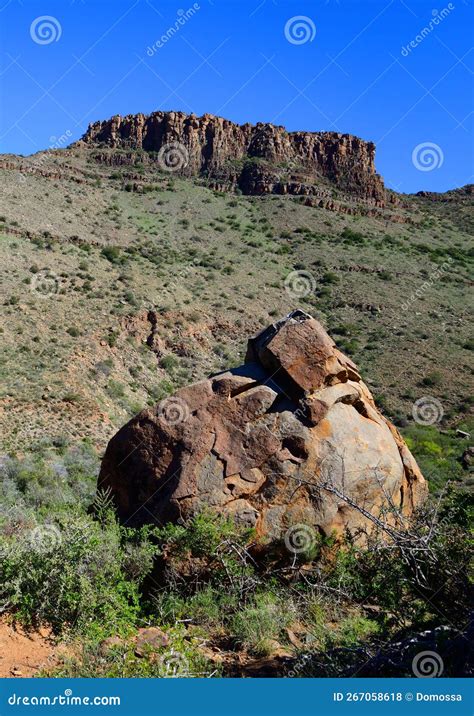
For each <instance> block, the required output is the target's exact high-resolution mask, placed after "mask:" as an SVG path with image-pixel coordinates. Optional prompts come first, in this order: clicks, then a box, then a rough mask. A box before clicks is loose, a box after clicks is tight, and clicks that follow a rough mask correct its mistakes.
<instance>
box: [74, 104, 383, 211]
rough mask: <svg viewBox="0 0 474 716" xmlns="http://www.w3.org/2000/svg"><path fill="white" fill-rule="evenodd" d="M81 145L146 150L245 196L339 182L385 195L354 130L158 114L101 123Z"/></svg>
mask: <svg viewBox="0 0 474 716" xmlns="http://www.w3.org/2000/svg"><path fill="white" fill-rule="evenodd" d="M81 142H83V143H85V144H86V145H89V146H98V147H101V146H102V147H111V148H115V149H123V150H144V151H145V152H147V153H149V155H150V157H152V158H153V159H156V161H158V162H159V163H161V165H162V166H164V167H165V168H167V169H169V170H173V171H178V172H179V173H181V174H183V175H185V176H206V177H208V178H209V179H210V180H213V181H214V182H215V183H216V184H217V185H219V184H220V183H227V184H231V185H232V186H234V187H237V188H239V189H240V190H241V191H242V192H243V193H245V194H264V193H274V194H300V195H314V194H318V187H321V186H323V187H327V186H328V185H329V186H330V185H333V186H334V187H335V188H337V189H340V190H342V191H344V192H347V193H349V194H353V195H355V196H357V197H359V198H361V199H364V200H366V201H369V202H371V203H375V204H377V205H382V204H383V202H384V200H385V189H384V185H383V181H382V179H381V177H380V176H379V175H378V174H377V173H376V171H375V165H374V158H375V145H374V144H373V143H372V142H365V141H363V140H362V139H359V138H358V137H354V136H352V135H350V134H339V133H337V132H287V131H286V129H285V128H284V127H280V126H275V125H273V124H263V123H259V124H256V125H251V124H244V125H237V124H234V123H233V122H230V121H229V120H227V119H223V118H221V117H215V116H213V115H211V114H205V115H203V116H202V117H197V116H196V115H193V114H191V115H186V114H184V113H183V112H153V113H152V114H150V115H144V114H136V115H129V116H127V117H121V116H120V115H116V116H114V117H112V118H111V119H108V120H105V121H102V122H95V123H93V124H91V125H89V128H88V130H87V132H86V133H85V134H84V136H83V137H82V140H81ZM152 153H158V156H156V157H153V155H152ZM104 159H105V157H104Z"/></svg>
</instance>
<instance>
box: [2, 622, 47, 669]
mask: <svg viewBox="0 0 474 716" xmlns="http://www.w3.org/2000/svg"><path fill="white" fill-rule="evenodd" d="M58 650H59V647H58V646H57V645H56V643H55V642H54V640H53V639H52V636H51V632H50V630H49V629H47V628H46V627H42V628H40V629H38V630H31V631H26V630H25V629H23V628H22V627H20V626H17V625H14V624H12V623H11V621H10V620H8V619H7V618H6V617H4V618H3V619H0V678H7V677H12V676H18V677H27V676H34V675H35V674H36V673H37V672H39V671H41V670H42V669H45V668H48V667H51V666H52V665H54V664H55V663H57V661H58Z"/></svg>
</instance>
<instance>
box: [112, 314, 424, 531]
mask: <svg viewBox="0 0 474 716" xmlns="http://www.w3.org/2000/svg"><path fill="white" fill-rule="evenodd" d="M99 486H100V488H102V489H105V488H110V489H111V490H112V493H113V496H114V499H115V503H116V506H117V508H118V513H119V515H120V518H121V519H122V520H124V521H127V523H128V524H135V525H136V524H142V523H146V522H156V523H158V524H163V523H165V522H167V521H176V520H178V519H179V518H184V519H186V518H187V517H189V516H190V515H192V514H194V513H195V512H196V511H199V510H201V509H202V508H203V507H211V508H212V509H215V510H216V511H218V512H221V513H224V514H228V515H232V516H233V517H235V519H236V520H239V521H240V522H242V523H245V524H247V525H251V526H254V527H255V528H256V530H257V533H258V534H260V535H264V536H267V537H269V538H270V539H279V538H281V537H282V536H283V535H284V534H285V532H286V531H287V530H288V529H289V528H290V527H292V526H294V525H301V524H303V525H307V526H310V527H312V528H314V529H315V530H318V531H319V532H320V533H321V534H325V535H329V534H331V533H332V532H333V531H334V530H335V531H336V532H338V533H341V532H342V531H344V530H345V529H346V528H347V529H349V530H352V531H355V530H357V529H358V528H360V527H362V528H366V527H368V528H370V527H371V526H372V525H373V522H372V521H371V517H370V516H371V515H372V516H375V517H379V516H380V515H381V513H382V512H383V511H385V510H386V509H387V508H388V509H389V511H390V510H392V509H393V508H396V509H397V510H399V512H400V513H401V514H403V515H409V514H410V513H411V512H412V510H413V508H414V507H415V506H416V505H417V504H418V503H420V502H421V501H422V500H423V499H424V497H425V495H426V492H427V486H426V482H425V480H424V478H423V476H422V475H421V473H420V471H419V469H418V466H417V464H416V462H415V460H414V458H413V457H412V455H411V454H410V452H409V450H408V448H407V446H406V444H405V443H404V441H403V439H402V437H401V436H400V434H399V433H398V431H397V430H396V428H395V427H394V426H393V425H392V424H391V423H390V422H389V421H388V420H387V419H385V418H384V417H383V416H382V414H381V413H380V412H379V411H378V409H377V408H376V406H375V404H374V401H373V399H372V396H371V394H370V392H369V390H368V388H367V386H366V385H365V384H364V383H363V382H362V380H361V378H360V375H359V373H358V370H357V367H356V366H355V365H354V363H353V362H352V361H351V360H350V359H349V358H347V357H346V356H344V355H343V354H342V353H341V352H340V351H339V350H338V349H337V348H336V346H335V344H334V342H333V341H332V340H331V338H330V337H329V336H328V334H327V333H326V332H325V331H324V329H323V327H322V326H321V325H320V324H319V323H318V322H317V321H316V320H315V319H313V318H311V317H310V316H309V315H308V314H306V313H303V312H302V311H294V312H293V313H291V314H290V315H289V316H287V317H286V318H284V319H282V320H281V321H279V322H277V323H275V324H273V325H272V326H270V327H269V328H267V329H265V330H264V331H262V332H261V333H260V334H258V335H257V336H256V337H255V338H252V339H250V341H249V344H248V350H247V356H246V360H245V363H244V365H243V366H240V367H239V368H236V369H233V370H229V371H227V372H224V373H221V374H218V375H215V376H212V377H210V378H209V379H207V380H204V381H202V382H200V383H196V384H194V385H191V386H189V387H187V388H183V389H181V390H179V391H177V393H176V394H175V395H174V396H173V397H172V398H169V399H166V400H164V401H162V402H161V403H159V404H158V405H157V406H156V407H154V408H151V409H146V410H143V411H142V412H141V413H140V414H139V415H137V416H136V417H135V418H133V419H132V420H131V421H130V422H129V423H128V424H127V425H125V426H124V427H123V428H122V429H121V430H120V431H119V432H118V433H117V434H116V435H115V436H114V437H113V438H112V440H111V441H110V443H109V445H108V447H107V451H106V453H105V456H104V459H103V463H102V469H101V474H100V478H99Z"/></svg>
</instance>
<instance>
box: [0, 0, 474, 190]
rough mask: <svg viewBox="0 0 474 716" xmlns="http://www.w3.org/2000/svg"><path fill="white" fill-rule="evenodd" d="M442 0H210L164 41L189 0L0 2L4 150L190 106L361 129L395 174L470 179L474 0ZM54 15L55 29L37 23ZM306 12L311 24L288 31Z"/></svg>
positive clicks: (425, 180) (299, 124) (424, 185)
mask: <svg viewBox="0 0 474 716" xmlns="http://www.w3.org/2000/svg"><path fill="white" fill-rule="evenodd" d="M436 1H437V0H365V1H362V0H360V1H359V0H292V1H291V2H290V1H289V0H199V3H198V6H199V9H195V11H194V13H193V15H192V16H190V17H189V19H187V20H186V22H184V24H183V25H182V26H179V30H178V31H177V32H176V33H175V34H174V35H172V36H171V37H170V38H169V41H168V42H166V43H162V47H160V48H158V49H157V51H156V52H154V53H153V52H152V51H151V50H148V48H150V47H152V46H153V44H154V43H155V42H156V41H157V40H159V38H160V37H161V36H162V35H163V34H164V33H166V32H167V30H168V29H169V28H170V27H172V26H174V25H175V22H176V20H177V18H178V17H180V15H178V14H177V13H178V11H180V10H184V11H186V10H188V9H189V8H192V7H193V4H194V3H193V1H192V0H149V1H148V0H113V1H112V0H111V1H110V2H108V1H107V0H61V1H57V0H38V1H37V0H0V39H1V58H0V91H1V116H0V152H14V153H21V154H30V153H32V152H35V151H38V150H40V149H44V148H47V147H48V146H49V145H50V144H51V141H54V139H53V140H52V139H51V138H54V137H60V136H61V135H63V134H65V133H68V132H70V133H71V136H72V138H73V139H76V138H78V137H79V136H80V135H81V134H82V133H83V132H84V131H85V129H86V128H87V125H88V123H89V122H91V121H95V120H97V119H105V118H107V117H109V116H111V115H113V114H122V115H123V114H129V113H135V112H145V113H147V112H151V111H153V110H156V109H178V110H183V111H185V112H191V111H193V112H195V113H196V114H203V113H205V112H210V113H213V114H218V115H221V116H224V117H227V118H229V119H231V120H233V121H235V122H239V123H242V122H247V121H248V122H257V121H265V122H274V123H276V124H283V125H285V126H286V127H287V128H288V129H290V130H296V129H306V130H312V131H318V130H335V131H340V132H348V133H351V134H356V135H358V136H360V137H362V138H364V139H369V140H372V141H374V142H375V143H376V144H377V154H376V164H377V169H378V171H379V172H380V173H381V174H382V175H383V177H384V179H385V181H386V184H387V185H388V186H390V187H393V188H396V189H398V190H399V191H404V192H409V191H418V190H420V189H427V190H434V191H443V190H446V189H449V188H453V187H456V186H461V185H463V184H465V183H468V182H472V181H473V178H472V174H473V168H472V167H473V141H472V139H473V118H474V115H473V83H472V77H473V73H472V67H473V59H474V53H473V52H472V39H473V38H472V27H473V26H474V22H473V20H474V17H473V5H472V2H469V1H468V0H454V1H453V2H452V3H448V2H446V1H445V0H439V2H438V3H437V4H436V5H435V2H436ZM44 15H48V16H51V17H53V18H54V19H55V23H54V27H53V28H52V31H53V33H56V35H54V34H53V35H52V36H51V35H49V36H48V34H47V28H46V34H45V35H44V34H42V27H41V21H38V23H37V27H36V29H35V27H34V26H33V27H32V23H33V22H34V21H35V20H36V19H37V18H39V17H41V16H44ZM295 16H304V18H306V19H304V20H303V21H302V22H303V24H304V27H303V35H299V34H298V30H297V28H296V29H295V34H294V35H293V34H292V30H291V28H290V29H289V30H288V31H287V35H286V36H285V25H286V23H287V21H288V20H290V19H291V18H293V17H295ZM436 16H437V21H436V22H434V18H435V17H436ZM181 17H183V16H182V15H181ZM430 21H431V25H430ZM290 24H291V23H290ZM423 28H428V31H426V30H425V31H424V32H423V37H422V36H421V33H422V31H423ZM43 30H44V26H43ZM305 31H307V34H306V35H304V32H305ZM417 35H418V36H419V40H420V39H421V41H419V42H416V37H417ZM52 37H53V41H51V42H48V39H49V40H50V39H51V38H52ZM288 37H289V38H290V40H293V41H290V40H289V39H288ZM33 38H35V39H33ZM54 38H57V39H54ZM311 38H312V40H311ZM38 39H39V40H40V41H41V42H44V43H45V44H40V43H39V42H38ZM302 39H306V42H301V43H300V44H295V40H297V41H299V40H302ZM411 41H415V43H416V44H415V46H414V47H411V48H410V51H409V52H408V51H402V48H403V47H406V46H407V45H409V43H410V42H411ZM427 143H428V144H430V145H433V144H434V145H436V147H435V148H430V147H428V149H427V152H425V153H424V152H423V146H424V145H425V144H427ZM419 145H422V147H421V148H420V149H418V150H417V152H416V153H415V159H413V150H414V149H415V148H416V147H419ZM424 161H426V162H427V164H424V163H423V162H424ZM420 167H421V169H420ZM422 169H425V171H423V170H422ZM427 169H429V171H427Z"/></svg>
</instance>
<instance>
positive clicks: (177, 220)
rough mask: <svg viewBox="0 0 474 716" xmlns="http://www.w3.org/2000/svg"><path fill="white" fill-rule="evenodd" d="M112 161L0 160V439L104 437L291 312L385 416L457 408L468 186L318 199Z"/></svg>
mask: <svg viewBox="0 0 474 716" xmlns="http://www.w3.org/2000/svg"><path fill="white" fill-rule="evenodd" d="M123 156H124V154H123V150H122V149H113V148H110V147H102V148H100V149H98V148H97V147H96V146H90V147H88V146H86V145H84V144H83V143H82V144H79V145H76V146H74V147H71V148H68V149H64V150H57V151H48V152H44V153H41V154H38V155H35V156H33V157H29V158H20V157H14V156H3V157H0V176H1V182H2V191H1V193H0V231H1V242H0V252H1V264H2V277H1V280H2V291H3V296H4V300H3V305H2V331H3V333H2V349H1V351H2V355H1V384H2V393H1V396H0V428H1V431H2V436H3V441H4V446H3V449H4V450H6V451H8V450H10V449H16V448H24V447H25V446H28V445H30V444H31V443H32V442H33V443H34V442H35V441H38V440H53V441H54V440H58V439H61V437H62V436H64V435H67V436H68V437H69V438H73V439H74V438H84V437H88V438H90V439H91V440H92V441H93V442H94V443H95V444H96V445H98V446H99V447H103V445H104V444H105V441H106V440H107V439H108V438H110V436H111V435H112V434H113V433H114V431H115V429H116V428H117V427H118V426H119V425H121V424H122V423H123V422H124V420H125V419H126V418H127V417H129V416H131V415H132V414H134V413H135V412H137V411H138V410H139V409H140V408H141V407H143V406H144V405H146V404H147V403H153V402H156V400H157V399H159V398H160V397H162V396H164V395H166V394H168V393H170V392H171V391H172V390H173V389H175V388H176V387H179V386H181V385H183V384H187V383H189V382H192V381H195V380H198V379H201V378H203V377H205V376H206V375H208V374H209V373H210V372H212V371H217V370H219V369H221V368H222V367H224V366H227V365H230V364H233V363H235V364H237V363H238V362H239V360H240V359H241V355H239V353H240V352H241V350H242V348H243V346H244V343H245V337H246V336H247V335H249V334H251V333H252V332H254V331H256V330H258V329H259V328H260V327H261V326H263V325H266V324H268V323H269V322H271V320H272V317H274V316H281V315H284V314H285V313H287V312H288V311H290V310H291V309H294V308H296V307H301V308H303V309H307V310H309V311H310V312H311V313H312V314H313V315H315V316H316V317H317V318H318V319H319V320H321V321H322V323H323V324H324V325H325V327H326V328H327V329H328V331H329V332H330V333H331V334H332V335H333V336H334V337H335V339H336V341H338V343H339V344H340V346H341V347H342V349H343V350H345V351H347V352H348V353H349V354H350V355H351V356H352V358H353V359H355V361H356V362H358V363H359V364H360V367H361V370H362V372H363V374H364V375H365V376H367V377H368V378H369V379H370V381H371V384H370V385H371V389H372V391H373V392H374V394H375V395H376V397H377V399H378V401H379V404H381V406H382V407H383V408H384V409H385V411H386V412H387V414H388V415H390V416H391V417H393V418H394V419H395V420H396V422H398V423H401V424H403V423H404V421H406V420H407V419H408V420H411V413H412V405H413V402H414V401H415V400H416V399H418V398H420V397H422V396H432V397H434V398H437V399H439V400H440V401H441V404H442V409H443V411H444V420H445V421H446V422H447V423H448V424H455V423H457V422H458V421H459V420H461V419H463V418H464V417H465V416H466V415H467V412H468V407H469V406H468V404H467V398H466V396H467V395H469V393H470V391H469V385H470V379H471V361H470V359H471V358H472V347H473V344H472V336H471V335H470V329H469V322H468V316H469V309H470V306H469V294H470V289H471V287H472V243H471V236H470V234H469V233H468V230H469V221H468V217H469V213H470V211H471V209H472V193H471V192H470V190H469V189H466V190H465V191H459V192H458V193H451V195H450V196H448V195H441V196H437V195H435V197H433V196H430V195H425V196H423V195H420V196H399V197H396V201H393V200H392V201H391V200H390V197H389V200H388V202H387V204H386V206H387V207H388V208H383V207H374V206H373V204H371V203H367V202H363V201H361V200H360V197H352V198H351V197H350V196H349V197H348V195H347V194H345V193H342V192H340V191H339V189H338V188H337V186H336V185H334V184H332V190H331V191H332V195H333V198H332V199H331V201H330V202H326V204H325V206H326V208H324V207H321V206H314V205H313V206H312V205H309V206H308V205H307V199H308V197H296V196H289V195H285V196H275V195H271V194H269V195H264V196H242V195H241V194H239V193H238V192H232V191H230V190H229V191H217V190H215V189H212V188H210V186H209V183H212V182H210V180H208V179H206V178H198V177H196V178H187V177H178V176H176V175H175V174H174V173H173V172H171V171H169V170H166V169H163V168H160V165H159V164H157V163H156V162H151V161H150V157H149V156H148V155H147V154H146V153H144V152H135V153H133V152H132V154H131V155H130V157H131V160H130V161H129V162H128V163H125V164H123ZM104 157H105V159H104ZM114 164H115V166H114ZM443 197H444V199H445V200H442V199H443Z"/></svg>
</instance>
